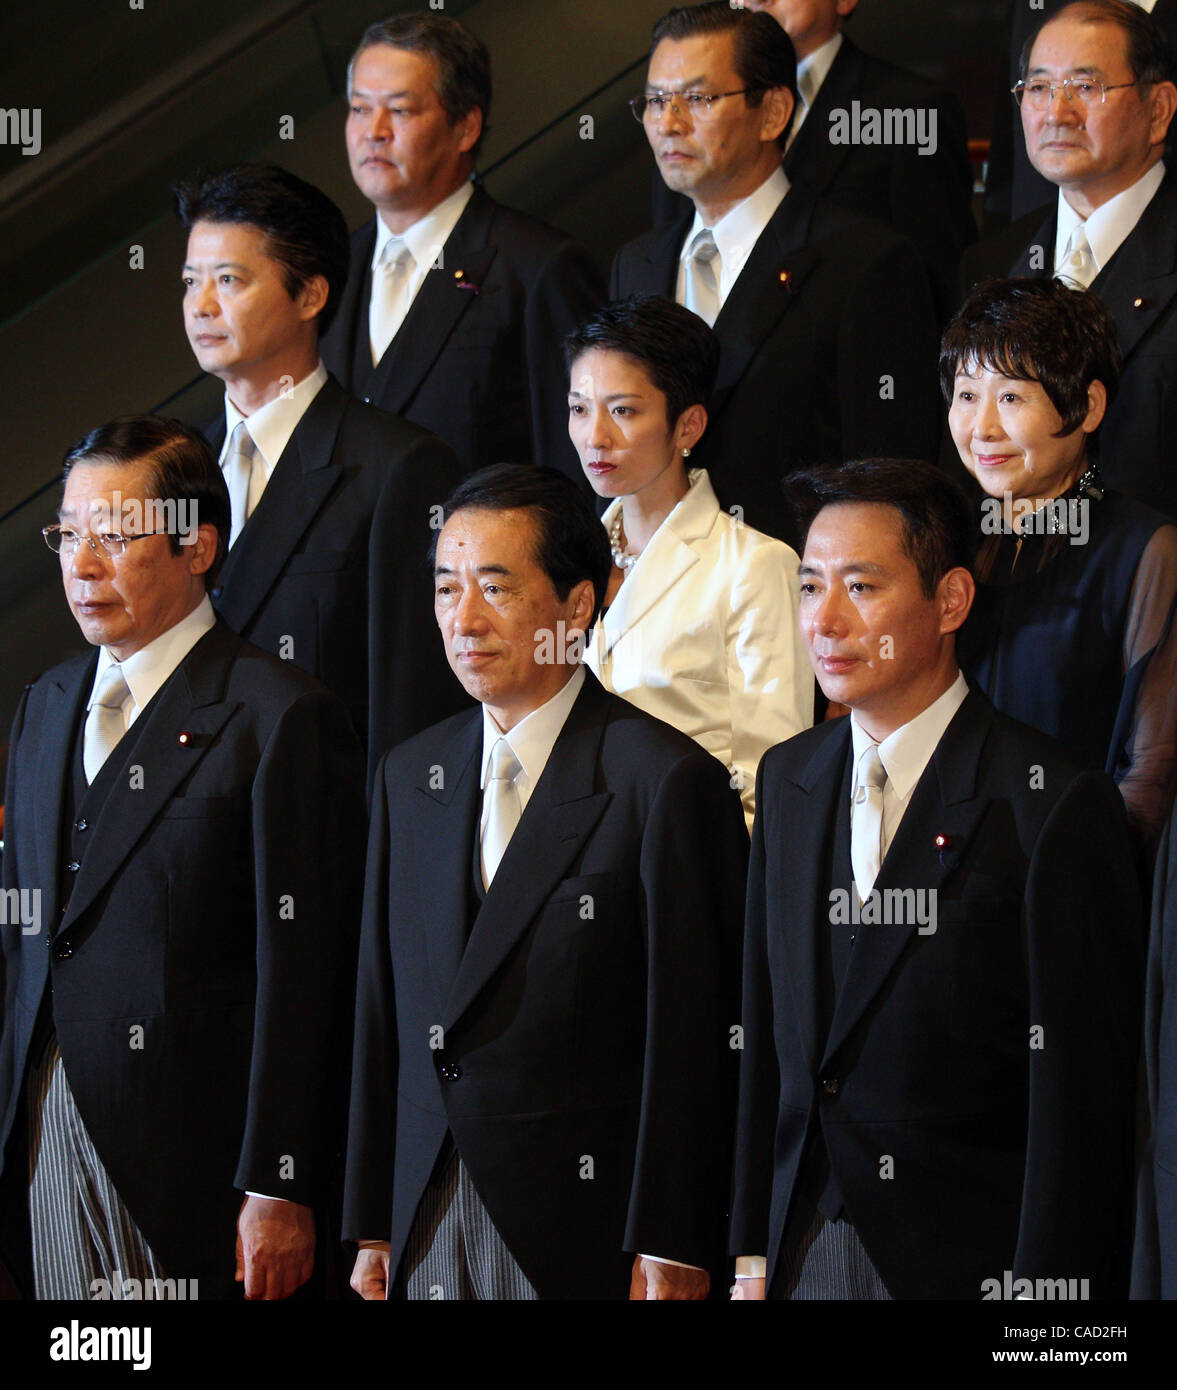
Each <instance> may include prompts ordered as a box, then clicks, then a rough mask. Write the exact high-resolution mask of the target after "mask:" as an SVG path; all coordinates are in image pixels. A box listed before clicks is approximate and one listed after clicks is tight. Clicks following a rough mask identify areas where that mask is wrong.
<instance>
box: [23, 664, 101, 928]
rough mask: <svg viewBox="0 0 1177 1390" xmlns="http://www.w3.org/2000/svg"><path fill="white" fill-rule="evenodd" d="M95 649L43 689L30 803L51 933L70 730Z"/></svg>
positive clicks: (91, 679) (78, 713) (87, 689)
mask: <svg viewBox="0 0 1177 1390" xmlns="http://www.w3.org/2000/svg"><path fill="white" fill-rule="evenodd" d="M97 663H98V653H97V652H96V651H95V652H93V653H91V654H90V657H89V659H88V660H85V661H80V662H79V663H78V665H77V666H76V667H75V668H74V670H73V671H71V672H70V673H69V674H68V675H67V676H65V677H63V679H61V680H56V681H54V682H53V685H52V686H51V688H50V689H49V691H48V692H47V697H46V704H45V722H44V725H43V726H42V730H41V732H40V735H39V738H40V744H39V747H38V749H37V777H36V787H37V795H36V797H35V799H34V802H33V819H34V826H35V844H36V846H37V879H36V881H37V882H38V883H39V884H40V886H41V892H42V894H43V896H44V898H45V907H44V909H43V920H44V921H46V922H47V923H48V924H49V930H50V932H52V931H53V930H54V928H55V927H56V924H57V912H58V905H57V898H58V882H57V875H58V870H59V868H60V865H61V863H62V859H63V855H62V848H61V845H62V823H61V822H62V815H63V812H64V809H65V788H66V783H67V781H68V779H69V778H70V777H71V776H72V774H73V755H74V731H75V730H76V729H77V727H78V720H79V719H80V718H81V717H82V710H83V708H84V707H85V704H86V700H87V698H88V696H89V694H90V689H91V687H92V686H93V684H94V670H95V667H96V666H97Z"/></svg>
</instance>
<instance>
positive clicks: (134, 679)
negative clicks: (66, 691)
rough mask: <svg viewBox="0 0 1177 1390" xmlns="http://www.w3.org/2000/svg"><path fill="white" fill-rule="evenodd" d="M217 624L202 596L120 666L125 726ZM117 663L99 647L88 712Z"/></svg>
mask: <svg viewBox="0 0 1177 1390" xmlns="http://www.w3.org/2000/svg"><path fill="white" fill-rule="evenodd" d="M216 621H217V618H216V614H215V613H214V612H213V606H212V604H211V603H210V602H209V598H208V595H207V594H205V596H204V597H203V598H202V599H201V600H200V602H199V603H198V604H197V605H196V607H195V608H194V609H193V610H192V612H191V613H189V614H188V615H187V616H186V617H183V618H181V619H180V621H179V622H178V623H175V624H173V625H172V626H171V627H169V628H168V630H167V631H166V632H161V633H160V635H159V636H158V637H156V638H155V639H154V640H153V641H151V642H148V643H147V645H146V646H145V647H140V648H139V650H138V651H137V652H136V653H135V654H134V655H133V656H129V657H127V659H126V661H124V662H122V663H121V665H122V672H123V679H124V680H125V681H126V682H127V688H128V689H129V690H130V692H131V699H132V701H133V704H132V708H131V712H130V714H129V715H128V717H127V724H128V726H129V725H131V724H133V723H134V722H135V720H136V718H138V716H139V715H140V714H141V713H142V711H143V710H144V709H146V707H147V705H148V704H149V703H150V702H151V700H152V699H153V698H154V696H155V695H156V694H157V693H158V692H159V690H160V689H161V688H162V686H163V684H164V682H165V681H166V680H167V679H168V677H169V676H170V675H171V674H172V672H173V671H174V670H175V669H176V667H177V666H179V664H180V662H181V661H183V660H184V658H185V657H186V656H187V655H188V653H189V652H190V651H191V650H192V648H193V647H194V646H195V645H196V644H197V642H199V641H200V639H201V638H202V637H203V636H204V634H205V633H206V632H208V631H210V630H211V629H212V628H213V627H215V626H216ZM119 664H120V663H119V660H118V658H117V657H116V656H115V655H114V654H113V653H112V652H111V650H110V648H109V647H101V648H99V651H98V665H97V667H96V669H95V671H94V684H93V685H92V686H91V687H90V698H89V700H87V702H86V708H87V709H89V708H90V706H91V705H92V704H93V703H94V695H95V693H96V691H97V690H98V684H99V682H100V681H101V680H102V677H103V676H104V675H105V674H106V671H107V670H108V668H109V667H111V666H117V665H119ZM125 708H126V705H125V702H124V709H125Z"/></svg>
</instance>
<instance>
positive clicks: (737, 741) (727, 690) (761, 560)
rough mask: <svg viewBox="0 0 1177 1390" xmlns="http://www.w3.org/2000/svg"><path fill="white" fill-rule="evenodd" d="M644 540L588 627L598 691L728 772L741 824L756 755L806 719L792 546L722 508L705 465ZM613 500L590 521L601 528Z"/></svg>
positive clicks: (750, 804)
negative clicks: (667, 728)
mask: <svg viewBox="0 0 1177 1390" xmlns="http://www.w3.org/2000/svg"><path fill="white" fill-rule="evenodd" d="M689 478H690V487H689V489H688V491H687V493H686V495H685V496H684V497H683V498H681V499H680V500H679V502H678V504H677V505H676V506H675V507H674V509H673V510H672V511H671V513H670V515H669V516H667V517H666V519H665V520H664V521H663V522H662V524H661V526H659V527H658V529H657V530H656V531H655V532H654V534H653V535H652V536H651V537H650V540H649V541H648V542H647V544H646V547H645V549H644V550H643V551H642V553H641V554H640V555H639V556H638V558H637V562H636V563H635V564H634V567H633V569H631V570H630V571H629V574H628V575H627V576H626V578H625V582H624V583H623V584H622V585H621V588H620V589H618V591H617V594H616V596H615V597H614V599H613V602H612V603H611V604H610V606H609V609H608V611H607V612H606V614H605V616H604V618H602V619H601V621H600V622H599V623H598V624H597V626H596V627H595V628H594V629H593V632H592V634H591V640H590V642H589V646H588V649H587V651H586V653H585V663H586V665H588V666H590V667H591V668H592V670H593V672H594V673H595V674H596V676H597V678H598V679H599V680H600V682H601V684H602V685H603V686H604V687H605V688H606V690H611V691H612V692H613V693H614V694H615V695H620V696H622V698H623V699H626V700H628V701H629V702H630V704H633V705H637V706H638V708H639V709H643V710H645V711H646V713H647V714H652V715H653V716H654V717H655V718H656V719H661V720H663V721H664V722H665V723H667V724H671V725H673V726H674V728H676V729H678V730H679V731H680V732H681V733H684V734H687V735H688V736H689V737H690V738H693V739H694V740H695V742H696V743H698V744H699V745H700V747H702V748H704V749H706V751H707V752H708V753H710V754H712V755H713V756H714V757H716V758H718V759H719V761H720V762H721V763H723V765H724V766H725V767H727V768H729V769H731V770H732V771H733V773H735V772H738V773H739V778H740V781H739V786H740V799H741V801H742V802H743V804H744V816H745V819H746V821H747V823H748V828H749V831H750V830H751V828H752V818H753V814H754V812H755V799H756V769H757V767H758V766H759V764H760V759H761V758H762V757H763V756H764V754H765V752H766V751H767V750H768V749H769V748H771V747H772V746H773V744H775V743H783V742H784V741H785V739H787V738H792V736H793V735H794V734H798V733H800V732H801V730H802V729H807V728H808V727H809V726H810V724H812V723H813V671H812V668H811V667H810V664H809V658H808V656H807V655H806V651H805V644H804V641H803V639H802V637H801V625H800V622H799V620H798V605H799V588H798V583H797V571H798V566H799V561H798V559H797V554H796V552H795V551H794V550H792V549H791V548H790V547H789V546H787V545H785V544H784V542H783V541H778V540H774V539H773V538H772V537H771V536H766V535H764V534H762V533H761V532H760V531H757V530H754V529H753V528H752V527H751V526H748V525H745V524H744V523H742V522H738V521H737V520H736V519H735V518H734V517H733V516H731V515H729V513H727V512H725V511H723V510H722V508H721V507H720V505H719V502H718V500H717V498H716V496H715V492H714V490H713V488H712V486H711V480H710V478H709V477H708V475H707V470H706V469H705V468H694V469H691V471H690V474H689ZM620 507H621V500H620V498H618V499H615V500H614V501H613V502H612V503H611V504H610V506H609V508H608V509H607V510H606V512H605V515H604V516H603V517H602V518H601V520H602V522H603V523H604V525H605V528H606V531H608V529H609V527H610V526H611V525H612V524H613V520H614V518H615V517H616V515H617V512H618V510H619V509H620Z"/></svg>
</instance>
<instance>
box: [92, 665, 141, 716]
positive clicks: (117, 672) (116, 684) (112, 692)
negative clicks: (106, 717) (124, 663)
mask: <svg viewBox="0 0 1177 1390" xmlns="http://www.w3.org/2000/svg"><path fill="white" fill-rule="evenodd" d="M130 693H131V689H130V686H128V685H127V678H126V676H124V675H123V668H122V667H121V666H120V665H119V664H118V662H115V663H114V665H112V666H108V667H107V668H106V670H105V671H103V673H102V679H101V680H100V681H99V682H98V687H97V689H96V690H95V691H94V698H93V699H92V700H91V701H90V703H91V705H101V706H102V708H103V709H122V706H123V701H124V700H126V698H127V696H128V695H129V694H130Z"/></svg>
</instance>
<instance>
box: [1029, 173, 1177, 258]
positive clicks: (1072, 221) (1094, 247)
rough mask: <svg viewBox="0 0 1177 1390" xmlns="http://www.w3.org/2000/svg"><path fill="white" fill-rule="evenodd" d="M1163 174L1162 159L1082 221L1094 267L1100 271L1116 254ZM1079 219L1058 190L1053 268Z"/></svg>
mask: <svg viewBox="0 0 1177 1390" xmlns="http://www.w3.org/2000/svg"><path fill="white" fill-rule="evenodd" d="M1164 177H1165V161H1164V160H1163V159H1161V160H1158V161H1157V162H1156V163H1155V164H1154V165H1153V166H1152V168H1151V169H1150V170H1149V171H1148V173H1147V174H1144V175H1143V176H1142V177H1140V178H1138V179H1137V180H1136V182H1135V183H1134V184H1133V185H1132V186H1131V187H1130V188H1125V189H1124V191H1123V192H1122V193H1117V194H1116V196H1115V197H1114V198H1109V199H1108V200H1107V202H1106V203H1103V204H1101V205H1100V206H1099V207H1097V208H1096V209H1095V211H1094V212H1093V213H1092V214H1091V216H1090V217H1089V218H1087V220H1086V222H1085V223H1084V231H1086V233H1087V244H1088V245H1089V246H1090V247H1091V253H1092V255H1093V256H1094V257H1095V268H1096V270H1097V271H1100V270H1102V269H1103V268H1104V266H1105V265H1107V263H1108V261H1110V260H1111V258H1112V257H1113V256H1114V255H1115V254H1116V252H1117V251H1118V250H1119V249H1120V247H1121V246H1122V245H1123V244H1124V242H1125V241H1126V240H1127V239H1128V236H1129V235H1130V233H1131V232H1132V229H1133V228H1134V227H1135V226H1136V224H1137V222H1139V221H1140V216H1141V214H1142V213H1143V212H1144V210H1145V208H1146V207H1148V205H1149V203H1151V202H1152V200H1153V198H1154V197H1155V196H1156V192H1157V189H1158V188H1160V186H1161V183H1162V182H1163V180H1164ZM1080 222H1083V218H1082V217H1080V216H1079V214H1078V213H1077V212H1076V211H1075V209H1074V208H1073V207H1072V206H1071V205H1070V203H1068V202H1067V200H1066V198H1065V197H1064V196H1063V190H1062V189H1061V188H1060V189H1059V191H1058V227H1057V230H1056V232H1055V239H1054V264H1055V269H1056V270H1057V269H1058V267H1059V266H1060V265H1062V263H1063V261H1064V260H1065V259H1066V256H1067V247H1068V246H1069V245H1070V241H1071V233H1072V232H1073V231H1074V230H1075V228H1076V227H1077V226H1078V225H1079V223H1080Z"/></svg>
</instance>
